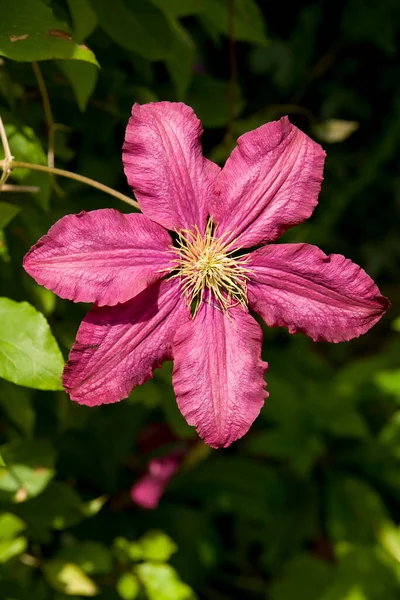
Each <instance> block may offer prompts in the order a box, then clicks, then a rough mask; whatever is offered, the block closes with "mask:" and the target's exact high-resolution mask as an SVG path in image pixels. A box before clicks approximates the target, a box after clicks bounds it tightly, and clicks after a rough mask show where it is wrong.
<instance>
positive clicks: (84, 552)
mask: <svg viewBox="0 0 400 600" xmlns="http://www.w3.org/2000/svg"><path fill="white" fill-rule="evenodd" d="M57 559H59V560H62V561H64V562H67V563H68V562H74V563H75V564H77V565H78V566H79V567H80V568H81V569H82V571H84V572H85V573H86V574H87V575H105V574H107V573H109V572H110V571H111V570H112V567H113V564H112V556H111V552H110V550H108V548H107V547H106V546H105V545H104V544H100V543H99V542H90V541H85V542H82V543H77V544H74V545H73V546H69V547H67V548H62V549H61V550H60V552H58V553H57Z"/></svg>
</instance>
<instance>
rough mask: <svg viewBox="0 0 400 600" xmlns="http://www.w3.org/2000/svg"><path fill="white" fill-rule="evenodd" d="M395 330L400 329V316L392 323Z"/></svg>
mask: <svg viewBox="0 0 400 600" xmlns="http://www.w3.org/2000/svg"><path fill="white" fill-rule="evenodd" d="M391 326H392V329H393V331H400V317H397V318H396V319H394V320H393V321H392V323H391Z"/></svg>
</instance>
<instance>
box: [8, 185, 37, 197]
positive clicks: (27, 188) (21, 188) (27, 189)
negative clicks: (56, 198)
mask: <svg viewBox="0 0 400 600" xmlns="http://www.w3.org/2000/svg"><path fill="white" fill-rule="evenodd" d="M1 191H2V192H24V193H26V194H36V193H37V192H40V187H38V186H37V185H14V184H13V183H5V184H4V185H3V187H2V188H1Z"/></svg>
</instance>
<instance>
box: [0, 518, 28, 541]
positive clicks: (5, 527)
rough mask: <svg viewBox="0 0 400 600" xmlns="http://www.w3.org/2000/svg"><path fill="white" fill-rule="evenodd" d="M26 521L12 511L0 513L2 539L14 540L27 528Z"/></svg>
mask: <svg viewBox="0 0 400 600" xmlns="http://www.w3.org/2000/svg"><path fill="white" fill-rule="evenodd" d="M25 527H26V525H25V523H24V522H23V521H22V520H21V519H20V518H19V517H16V516H15V515H13V514H12V513H3V514H2V515H0V540H2V541H3V540H12V539H13V538H15V537H16V536H17V535H18V534H19V533H21V531H23V530H24V529H25Z"/></svg>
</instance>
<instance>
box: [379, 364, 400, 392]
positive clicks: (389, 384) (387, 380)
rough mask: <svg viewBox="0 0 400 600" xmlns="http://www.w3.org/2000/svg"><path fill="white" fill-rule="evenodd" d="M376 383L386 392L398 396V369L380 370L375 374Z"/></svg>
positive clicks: (399, 375)
mask: <svg viewBox="0 0 400 600" xmlns="http://www.w3.org/2000/svg"><path fill="white" fill-rule="evenodd" d="M374 379H375V383H376V385H377V386H378V387H379V388H380V389H381V390H382V391H383V392H386V393H387V394H393V395H394V396H399V397H400V369H394V370H393V371H381V372H380V373H377V374H376V375H375V378H374Z"/></svg>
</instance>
